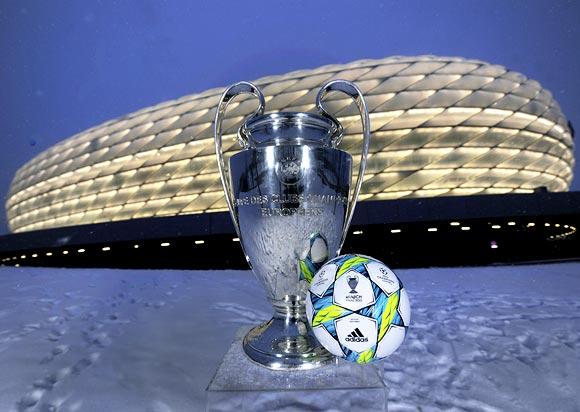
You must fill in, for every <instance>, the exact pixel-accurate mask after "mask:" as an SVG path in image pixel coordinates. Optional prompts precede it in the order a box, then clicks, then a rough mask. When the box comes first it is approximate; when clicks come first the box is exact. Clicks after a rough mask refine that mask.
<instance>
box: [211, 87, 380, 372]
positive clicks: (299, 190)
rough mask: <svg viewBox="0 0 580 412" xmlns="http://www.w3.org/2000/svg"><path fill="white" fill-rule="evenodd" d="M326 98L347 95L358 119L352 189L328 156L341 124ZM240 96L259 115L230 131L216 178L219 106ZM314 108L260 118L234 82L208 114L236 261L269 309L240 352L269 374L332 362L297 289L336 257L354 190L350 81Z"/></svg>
mask: <svg viewBox="0 0 580 412" xmlns="http://www.w3.org/2000/svg"><path fill="white" fill-rule="evenodd" d="M330 91H341V92H343V93H346V94H347V95H349V96H350V97H352V98H353V99H354V101H355V102H356V103H357V106H358V108H359V111H360V114H361V118H362V121H363V154H362V157H361V164H360V168H359V175H358V180H357V182H356V184H355V185H354V187H352V184H351V180H352V163H353V162H352V157H351V155H350V154H348V153H347V152H344V151H342V150H340V149H338V148H337V146H338V144H339V143H340V139H341V137H342V126H341V125H340V123H339V122H338V121H337V120H336V119H335V118H334V117H332V116H331V115H330V114H328V113H327V112H326V110H325V109H324V107H323V105H322V99H323V98H324V96H325V95H326V94H327V93H328V92H330ZM241 93H250V94H253V95H255V96H256V97H257V98H258V99H259V107H258V109H257V110H256V112H255V113H254V114H253V115H252V116H251V117H250V118H249V119H247V120H246V121H245V123H244V124H243V125H242V127H240V129H239V131H238V141H239V143H240V144H241V146H242V148H243V150H241V151H240V152H238V153H236V154H234V155H233V156H231V158H230V159H229V167H228V168H227V171H226V168H225V161H224V157H223V153H222V149H221V145H222V144H221V139H222V135H221V123H222V120H223V117H224V114H225V110H226V107H227V104H228V103H229V102H230V101H231V100H232V99H233V98H234V97H235V96H237V95H239V94H241ZM317 106H318V110H319V114H313V113H293V112H281V113H273V114H267V115H264V114H263V111H264V97H263V95H262V93H261V92H260V90H259V89H258V88H257V87H256V86H254V85H252V84H251V83H247V82H240V83H237V84H235V85H233V86H231V87H230V88H228V89H227V90H226V91H225V92H224V94H223V95H222V99H221V101H220V104H219V106H218V111H217V113H216V121H215V142H216V155H217V159H218V167H219V170H220V175H221V179H222V184H223V186H224V192H225V195H226V201H227V204H228V207H229V210H230V213H231V216H232V220H233V222H234V226H235V228H236V231H237V233H238V237H239V239H240V244H241V246H242V248H243V251H244V254H245V256H246V259H247V261H248V263H249V265H250V267H251V268H252V271H253V272H254V274H255V275H256V277H257V279H258V281H259V282H260V284H261V285H262V286H263V288H264V290H265V292H266V296H267V298H268V300H269V301H270V303H271V304H272V306H273V308H274V316H273V317H272V319H270V320H269V321H268V322H266V323H264V324H262V325H260V326H257V327H255V328H254V329H252V330H251V331H250V332H249V333H248V334H247V335H246V336H245V338H244V340H243V348H244V352H245V353H246V354H247V355H248V356H249V358H250V359H252V360H253V361H254V362H257V363H258V364H260V365H263V366H266V367H268V368H271V369H279V370H294V369H311V368H315V367H318V366H320V365H323V364H325V363H329V362H331V361H333V359H334V356H333V355H331V354H330V353H329V352H327V351H326V350H325V349H324V348H323V347H322V345H320V343H318V341H317V340H316V338H315V337H314V335H313V333H312V331H311V330H310V327H309V326H308V322H307V319H306V305H307V304H308V302H307V301H306V290H307V288H308V282H309V281H310V280H311V279H312V277H313V275H314V273H315V272H316V271H317V270H318V268H319V267H320V266H322V264H324V263H325V262H326V261H327V260H328V259H331V258H333V257H335V256H337V255H338V253H339V252H340V249H341V247H342V244H343V242H344V239H345V236H346V233H347V231H348V227H349V225H350V220H351V218H352V214H353V212H354V206H355V204H356V199H357V196H358V192H359V190H360V185H361V184H362V176H363V175H364V169H365V165H366V156H367V153H368V145H369V140H370V131H369V118H368V112H367V111H366V106H365V104H364V100H363V97H362V94H361V93H360V91H359V90H358V88H356V86H355V85H353V84H352V83H350V82H346V81H342V80H335V81H332V82H329V83H327V84H326V85H325V86H323V87H322V88H321V90H320V92H319V94H318V97H317ZM355 280H356V279H355ZM354 287H356V284H354ZM354 287H353V288H354Z"/></svg>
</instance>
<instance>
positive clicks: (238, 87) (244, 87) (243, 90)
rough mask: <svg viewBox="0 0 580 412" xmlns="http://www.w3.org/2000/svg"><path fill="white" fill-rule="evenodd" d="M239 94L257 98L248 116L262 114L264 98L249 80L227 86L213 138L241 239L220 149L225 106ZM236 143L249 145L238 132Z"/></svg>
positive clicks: (215, 123)
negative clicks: (257, 103)
mask: <svg viewBox="0 0 580 412" xmlns="http://www.w3.org/2000/svg"><path fill="white" fill-rule="evenodd" d="M240 94H252V95H254V96H256V97H257V98H258V100H259V106H258V108H257V109H256V111H254V113H252V115H251V116H249V117H248V118H252V117H255V116H259V115H262V114H264V106H265V100H264V95H263V94H262V92H261V91H260V89H258V88H257V87H256V86H254V85H253V84H252V83H250V82H239V83H236V84H233V85H232V86H230V87H228V88H227V89H226V90H225V91H224V92H223V94H222V97H221V98H220V102H219V104H218V106H217V110H216V114H215V120H214V129H213V130H214V140H215V154H216V157H217V164H218V169H219V172H220V178H221V181H222V186H223V187H224V193H225V198H226V203H227V205H228V209H229V210H230V215H231V216H232V221H233V223H234V227H235V229H236V233H237V234H238V238H240V240H241V237H240V225H239V222H238V217H237V216H236V212H235V209H234V198H233V197H234V194H233V192H232V188H231V182H230V176H229V173H228V172H227V171H226V167H225V162H224V153H223V151H222V122H223V120H224V116H225V112H226V108H227V107H228V104H229V103H230V102H231V101H232V99H233V98H234V97H236V96H238V95H240ZM238 143H239V144H240V146H242V149H247V148H248V147H249V145H250V143H249V141H248V138H247V137H246V136H244V135H242V134H241V133H238Z"/></svg>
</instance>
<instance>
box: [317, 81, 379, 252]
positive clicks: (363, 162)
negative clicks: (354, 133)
mask: <svg viewBox="0 0 580 412" xmlns="http://www.w3.org/2000/svg"><path fill="white" fill-rule="evenodd" d="M332 91H339V92H342V93H345V94H347V95H348V96H350V97H351V98H352V99H353V100H354V102H355V103H356V106H357V108H358V111H359V113H360V117H361V121H362V128H363V147H362V153H361V157H360V165H359V169H358V177H357V180H356V184H355V187H354V191H353V194H352V198H351V199H350V201H349V202H348V205H347V211H346V220H345V222H344V227H343V230H342V239H341V241H340V245H339V248H338V251H337V253H340V249H342V245H343V244H344V241H345V239H346V235H347V233H348V228H349V226H350V222H351V220H352V216H353V214H354V208H355V206H356V202H357V200H358V195H359V193H360V188H361V186H362V183H363V177H364V174H365V169H366V166H367V157H368V153H369V144H370V141H371V120H370V117H369V112H368V110H367V105H366V103H365V100H364V98H363V95H362V92H361V91H360V89H359V88H358V87H357V86H356V85H355V84H354V83H351V82H349V81H346V80H331V81H329V82H327V83H325V84H324V85H323V86H322V87H321V88H320V91H319V92H318V95H317V96H316V107H317V108H318V111H319V112H320V114H321V115H323V116H325V117H327V118H330V119H331V120H332V121H333V122H334V123H335V124H336V126H337V130H338V133H337V134H336V137H335V138H333V140H332V146H333V147H335V148H336V147H338V145H339V144H340V142H341V141H342V125H341V124H340V122H339V121H338V120H336V118H334V116H332V115H331V114H330V113H328V112H327V111H326V109H325V108H324V106H323V105H322V99H324V97H326V95H327V94H328V93H329V92H332Z"/></svg>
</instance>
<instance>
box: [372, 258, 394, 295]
mask: <svg viewBox="0 0 580 412" xmlns="http://www.w3.org/2000/svg"><path fill="white" fill-rule="evenodd" d="M366 267H367V271H368V273H369V276H370V277H371V279H372V280H373V282H375V283H376V284H377V285H378V286H379V287H380V288H381V289H382V290H383V291H384V292H385V293H386V294H387V295H390V294H391V293H393V292H396V291H397V290H399V289H400V288H401V285H400V283H399V278H397V275H395V274H394V273H393V272H392V271H391V270H390V269H389V268H388V267H386V266H385V265H383V264H382V263H380V262H369V263H367V264H366Z"/></svg>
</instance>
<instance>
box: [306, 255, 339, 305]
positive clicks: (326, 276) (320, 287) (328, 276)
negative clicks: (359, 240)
mask: <svg viewBox="0 0 580 412" xmlns="http://www.w3.org/2000/svg"><path fill="white" fill-rule="evenodd" d="M337 269H338V266H336V265H334V264H332V263H328V264H326V265H324V266H323V267H322V269H320V270H319V271H318V273H317V274H316V276H315V277H314V278H313V279H312V282H311V284H310V291H311V292H312V293H314V294H315V295H317V296H319V297H322V296H323V295H324V294H325V293H326V291H327V290H328V288H329V287H330V285H332V283H333V282H334V275H335V274H336V271H337Z"/></svg>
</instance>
